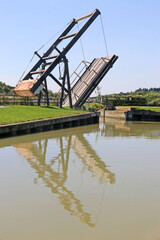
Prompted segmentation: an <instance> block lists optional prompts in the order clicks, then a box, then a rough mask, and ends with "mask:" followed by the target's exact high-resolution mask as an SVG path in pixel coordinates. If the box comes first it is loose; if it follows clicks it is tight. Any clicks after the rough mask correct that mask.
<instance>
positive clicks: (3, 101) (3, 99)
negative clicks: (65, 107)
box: [0, 94, 58, 106]
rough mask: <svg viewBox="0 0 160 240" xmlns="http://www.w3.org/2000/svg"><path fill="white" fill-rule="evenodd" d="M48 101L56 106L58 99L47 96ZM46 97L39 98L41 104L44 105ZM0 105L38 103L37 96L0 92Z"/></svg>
mask: <svg viewBox="0 0 160 240" xmlns="http://www.w3.org/2000/svg"><path fill="white" fill-rule="evenodd" d="M49 103H50V105H51V106H58V100H57V99H54V98H53V97H49ZM46 104H47V101H46V98H45V97H43V98H42V99H41V105H46ZM0 105H30V106H36V105H38V97H19V96H17V95H6V94H0Z"/></svg>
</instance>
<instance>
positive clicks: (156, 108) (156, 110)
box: [133, 107, 160, 112]
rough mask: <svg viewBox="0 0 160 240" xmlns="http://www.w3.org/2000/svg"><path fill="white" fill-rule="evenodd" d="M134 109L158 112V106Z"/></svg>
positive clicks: (136, 108)
mask: <svg viewBox="0 0 160 240" xmlns="http://www.w3.org/2000/svg"><path fill="white" fill-rule="evenodd" d="M133 108H134V107H133ZM135 110H136V111H138V110H144V111H153V112H160V107H135Z"/></svg>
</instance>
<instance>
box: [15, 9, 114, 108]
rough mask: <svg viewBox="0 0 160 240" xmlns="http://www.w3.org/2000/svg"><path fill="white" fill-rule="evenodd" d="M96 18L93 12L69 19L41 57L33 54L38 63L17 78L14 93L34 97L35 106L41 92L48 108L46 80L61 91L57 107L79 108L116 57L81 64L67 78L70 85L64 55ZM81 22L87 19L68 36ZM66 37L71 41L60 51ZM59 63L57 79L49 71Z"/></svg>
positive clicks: (101, 58)
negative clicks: (37, 58)
mask: <svg viewBox="0 0 160 240" xmlns="http://www.w3.org/2000/svg"><path fill="white" fill-rule="evenodd" d="M98 15H100V11H99V10H98V9H96V10H95V11H94V12H92V13H90V14H88V15H86V16H83V17H80V18H78V19H73V20H72V21H71V22H70V24H69V25H68V26H67V27H66V29H65V30H64V31H63V33H62V34H61V35H60V36H59V37H58V38H57V39H56V41H55V42H54V43H53V44H52V45H51V46H50V48H49V49H48V50H47V51H46V52H45V53H44V54H43V56H40V55H39V53H38V52H35V54H36V55H37V56H38V57H39V60H38V62H37V63H36V64H35V65H34V66H33V68H32V69H31V70H30V71H29V72H28V73H27V75H26V76H25V77H24V78H23V79H21V81H20V82H19V83H18V84H17V86H16V87H15V89H14V92H15V93H16V94H18V95H19V96H22V97H32V96H36V95H38V96H39V100H38V105H40V101H41V96H42V91H44V92H45V94H46V97H47V105H49V98H48V89H47V80H46V79H47V77H50V78H51V79H53V80H54V81H55V82H56V83H57V84H58V85H59V86H60V88H61V89H60V91H59V100H60V104H59V106H60V107H62V106H70V107H71V108H72V107H74V108H75V107H81V106H82V105H83V104H84V103H85V101H86V100H87V98H88V97H89V96H90V95H91V93H92V92H93V91H94V90H95V88H96V87H97V85H98V84H99V83H100V82H101V80H102V79H103V77H104V76H105V75H106V73H107V72H108V71H109V70H110V68H111V67H112V66H113V64H114V63H115V61H116V60H117V58H118V56H116V55H113V56H112V57H100V58H95V59H93V61H92V62H91V63H89V62H86V61H82V64H80V65H79V66H78V67H77V68H76V70H75V71H74V72H73V74H72V75H71V76H72V77H73V78H74V79H73V82H71V77H70V76H69V66H68V59H67V57H66V55H67V53H68V52H69V51H70V49H71V48H72V47H73V46H74V44H75V43H76V42H77V41H78V40H79V39H80V37H81V36H82V35H83V33H84V32H85V31H86V30H87V29H88V28H89V26H90V25H91V24H92V23H93V21H94V20H95V19H96V18H97V16H98ZM83 19H87V21H86V22H85V23H84V24H83V26H82V27H81V28H80V29H78V32H75V33H71V30H73V28H74V26H75V25H76V24H77V23H78V22H79V21H81V20H83ZM69 38H70V39H71V40H70V41H69V43H68V44H67V45H66V46H65V47H64V48H63V49H62V50H60V48H59V46H58V45H59V44H60V43H62V41H64V40H65V39H69ZM62 63H63V65H64V70H63V75H62V76H60V78H59V79H57V78H56V77H55V76H54V75H53V73H52V71H53V70H54V69H55V68H56V67H58V66H59V64H62ZM82 65H84V66H82ZM74 76H75V77H74Z"/></svg>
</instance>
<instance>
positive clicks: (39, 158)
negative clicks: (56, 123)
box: [0, 120, 160, 240]
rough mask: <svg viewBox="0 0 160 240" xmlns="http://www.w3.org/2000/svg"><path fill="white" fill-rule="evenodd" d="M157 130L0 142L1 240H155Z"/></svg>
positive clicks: (76, 132) (103, 128)
mask: <svg viewBox="0 0 160 240" xmlns="http://www.w3.org/2000/svg"><path fill="white" fill-rule="evenodd" d="M159 226H160V123H149V122H124V121H117V120H111V121H110V120H106V122H103V120H102V121H101V122H100V123H99V124H95V125H89V126H81V127H75V128H69V129H62V130H57V131H48V132H42V133H36V134H32V135H24V136H17V137H11V138H4V139H1V140H0V240H32V239H34V240H37V239H38V240H44V239H45V240H53V239H54V240H106V239H108V240H135V239H137V240H139V239H140V240H160V230H159Z"/></svg>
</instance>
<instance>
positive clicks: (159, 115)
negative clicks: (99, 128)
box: [100, 107, 160, 122]
mask: <svg viewBox="0 0 160 240" xmlns="http://www.w3.org/2000/svg"><path fill="white" fill-rule="evenodd" d="M100 117H102V118H111V119H123V120H127V121H153V122H154V121H155V122H159V121H160V112H156V111H150V110H148V111H147V110H143V109H139V110H137V109H136V107H135V108H134V107H116V109H115V110H104V109H102V110H100Z"/></svg>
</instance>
